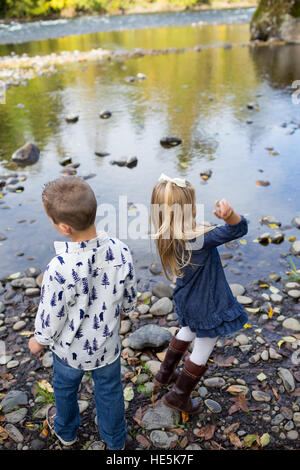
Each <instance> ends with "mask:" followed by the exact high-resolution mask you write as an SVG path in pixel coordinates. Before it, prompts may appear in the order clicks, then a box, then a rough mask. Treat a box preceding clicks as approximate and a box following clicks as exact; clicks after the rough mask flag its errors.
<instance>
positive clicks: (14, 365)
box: [6, 360, 20, 369]
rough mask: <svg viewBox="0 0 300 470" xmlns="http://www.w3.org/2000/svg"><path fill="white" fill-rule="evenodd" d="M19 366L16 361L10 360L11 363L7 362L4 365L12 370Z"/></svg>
mask: <svg viewBox="0 0 300 470" xmlns="http://www.w3.org/2000/svg"><path fill="white" fill-rule="evenodd" d="M19 364H20V362H19V361H17V360H12V361H9V362H8V363H7V364H6V367H7V368H8V369H14V368H15V367H18V365H19Z"/></svg>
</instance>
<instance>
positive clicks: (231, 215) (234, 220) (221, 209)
mask: <svg viewBox="0 0 300 470" xmlns="http://www.w3.org/2000/svg"><path fill="white" fill-rule="evenodd" d="M215 208H216V209H215V210H214V211H213V213H214V214H215V216H216V217H218V218H219V219H223V220H224V221H225V222H226V224H228V225H236V224H238V223H239V222H240V221H241V216H240V215H239V214H237V213H236V212H234V210H233V209H232V207H231V206H230V205H229V204H228V202H227V201H226V199H221V201H216V202H215Z"/></svg>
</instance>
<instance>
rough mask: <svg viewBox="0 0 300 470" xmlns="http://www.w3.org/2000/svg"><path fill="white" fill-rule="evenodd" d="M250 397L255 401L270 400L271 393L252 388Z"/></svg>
mask: <svg viewBox="0 0 300 470" xmlns="http://www.w3.org/2000/svg"><path fill="white" fill-rule="evenodd" d="M252 397H253V398H254V400H255V401H264V402H268V401H271V395H269V393H267V392H262V391H261V390H253V391H252Z"/></svg>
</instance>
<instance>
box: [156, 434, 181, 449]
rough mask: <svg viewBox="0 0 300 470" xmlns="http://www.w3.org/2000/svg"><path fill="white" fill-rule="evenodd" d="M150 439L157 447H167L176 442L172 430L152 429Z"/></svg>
mask: <svg viewBox="0 0 300 470" xmlns="http://www.w3.org/2000/svg"><path fill="white" fill-rule="evenodd" d="M150 441H151V442H152V443H153V445H154V446H155V447H158V448H159V449H169V448H170V447H171V445H172V444H174V443H175V442H177V437H176V435H175V434H173V433H172V432H165V431H159V430H154V431H152V432H151V433H150Z"/></svg>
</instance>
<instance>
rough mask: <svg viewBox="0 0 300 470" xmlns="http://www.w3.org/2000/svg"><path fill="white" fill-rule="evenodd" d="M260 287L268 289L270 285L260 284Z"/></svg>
mask: <svg viewBox="0 0 300 470" xmlns="http://www.w3.org/2000/svg"><path fill="white" fill-rule="evenodd" d="M259 287H261V288H262V289H268V287H269V284H259Z"/></svg>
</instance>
